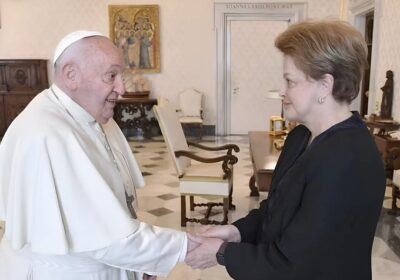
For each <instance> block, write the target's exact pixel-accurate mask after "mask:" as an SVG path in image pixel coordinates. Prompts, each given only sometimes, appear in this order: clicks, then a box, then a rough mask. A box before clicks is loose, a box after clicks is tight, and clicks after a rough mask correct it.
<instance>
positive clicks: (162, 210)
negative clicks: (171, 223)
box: [147, 207, 174, 217]
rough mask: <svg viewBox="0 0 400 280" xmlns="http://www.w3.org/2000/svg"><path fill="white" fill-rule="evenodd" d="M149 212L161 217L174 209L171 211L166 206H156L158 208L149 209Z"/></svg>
mask: <svg viewBox="0 0 400 280" xmlns="http://www.w3.org/2000/svg"><path fill="white" fill-rule="evenodd" d="M147 212H149V213H150V214H153V215H154V216H157V217H160V216H164V215H166V214H170V213H172V212H174V211H171V210H169V209H167V208H164V207H160V208H156V209H153V210H149V211H147Z"/></svg>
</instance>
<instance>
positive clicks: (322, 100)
mask: <svg viewBox="0 0 400 280" xmlns="http://www.w3.org/2000/svg"><path fill="white" fill-rule="evenodd" d="M324 102H325V96H320V97H318V103H319V104H322V103H324Z"/></svg>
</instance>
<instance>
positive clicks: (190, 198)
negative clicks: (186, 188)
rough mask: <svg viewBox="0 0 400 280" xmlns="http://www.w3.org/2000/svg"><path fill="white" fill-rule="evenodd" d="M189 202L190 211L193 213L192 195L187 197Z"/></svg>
mask: <svg viewBox="0 0 400 280" xmlns="http://www.w3.org/2000/svg"><path fill="white" fill-rule="evenodd" d="M189 202H190V211H194V197H193V195H191V196H189Z"/></svg>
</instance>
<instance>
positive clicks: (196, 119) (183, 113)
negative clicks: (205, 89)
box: [177, 89, 203, 139]
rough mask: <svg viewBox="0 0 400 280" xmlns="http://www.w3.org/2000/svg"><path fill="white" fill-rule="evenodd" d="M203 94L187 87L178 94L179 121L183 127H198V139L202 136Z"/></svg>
mask: <svg viewBox="0 0 400 280" xmlns="http://www.w3.org/2000/svg"><path fill="white" fill-rule="evenodd" d="M202 101H203V94H202V93H201V92H199V91H197V90H194V89H187V90H185V91H183V92H181V93H180V94H179V109H178V110H177V111H178V113H179V114H178V115H179V122H180V123H181V124H182V126H184V127H193V126H194V127H198V129H199V139H201V138H202V136H203V107H202Z"/></svg>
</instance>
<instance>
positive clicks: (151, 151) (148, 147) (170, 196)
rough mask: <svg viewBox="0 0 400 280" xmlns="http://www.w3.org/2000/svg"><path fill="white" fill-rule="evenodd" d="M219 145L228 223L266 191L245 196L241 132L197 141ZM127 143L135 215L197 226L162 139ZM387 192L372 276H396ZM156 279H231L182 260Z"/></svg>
mask: <svg viewBox="0 0 400 280" xmlns="http://www.w3.org/2000/svg"><path fill="white" fill-rule="evenodd" d="M225 143H235V144H238V145H239V147H240V149H241V151H240V153H239V154H238V157H239V162H238V164H237V165H236V166H235V175H234V192H233V199H234V204H235V205H236V210H235V211H230V212H229V221H234V220H236V219H238V218H240V217H242V216H244V215H246V214H247V213H248V212H249V210H250V209H252V208H255V207H258V205H259V203H260V201H261V200H262V199H265V198H266V196H267V194H266V193H261V194H260V197H259V198H257V197H250V196H249V188H248V181H249V178H250V176H251V174H252V166H251V161H250V156H249V145H248V138H247V137H246V136H228V137H205V138H203V141H202V144H207V145H215V144H217V145H220V144H221V145H222V144H225ZM130 145H131V147H132V148H133V151H134V154H135V157H136V158H137V160H138V162H139V164H140V166H141V170H142V172H143V175H144V176H145V181H146V187H145V188H143V189H139V190H138V191H137V194H138V200H139V211H138V216H139V218H140V219H141V220H142V221H145V222H147V223H151V224H154V225H158V226H163V227H169V228H175V229H179V230H186V231H194V230H196V228H197V227H198V225H197V224H188V225H187V227H186V228H181V226H180V198H179V192H178V180H177V177H176V175H175V172H174V170H173V166H172V162H171V161H170V158H169V155H168V152H167V149H166V146H165V144H164V142H163V141H162V139H154V140H153V141H134V140H133V141H131V142H130ZM390 191H391V190H390V189H389V188H388V189H387V194H386V197H385V201H384V204H383V209H382V214H381V218H380V221H379V224H378V227H377V230H376V237H375V240H374V246H373V252H372V270H373V279H374V280H395V279H396V280H398V279H400V216H398V217H395V216H390V215H388V214H387V209H388V208H389V207H390V203H391V199H390ZM189 215H190V216H191V217H196V218H198V217H201V215H200V214H199V211H198V210H196V211H194V212H190V214H189ZM221 217H222V214H221V212H216V213H215V217H213V218H215V219H219V218H221ZM3 228H4V224H2V223H1V222H0V237H1V235H2V231H3ZM158 279H171V280H191V279H193V280H200V279H203V280H217V279H218V280H222V279H231V278H230V277H229V276H228V274H227V273H226V271H225V269H224V268H223V267H221V266H216V267H213V268H210V269H206V270H203V271H201V270H193V269H191V268H190V267H188V266H186V265H185V264H179V265H177V266H176V268H175V269H174V270H173V271H172V273H171V274H170V275H169V276H168V277H167V278H162V277H159V278H158Z"/></svg>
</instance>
